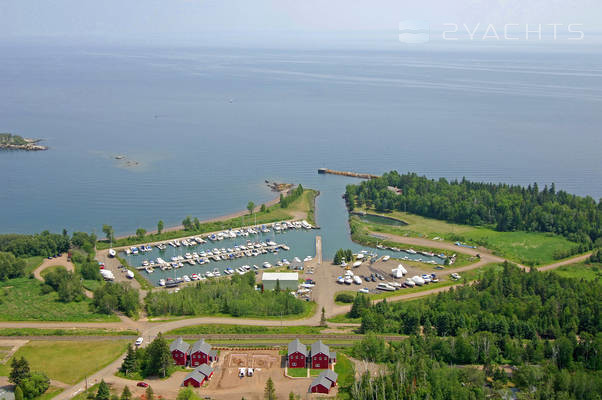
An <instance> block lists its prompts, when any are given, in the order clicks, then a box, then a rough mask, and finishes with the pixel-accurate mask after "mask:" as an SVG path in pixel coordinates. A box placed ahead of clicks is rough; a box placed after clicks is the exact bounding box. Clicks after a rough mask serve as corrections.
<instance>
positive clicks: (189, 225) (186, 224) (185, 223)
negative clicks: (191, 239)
mask: <svg viewBox="0 0 602 400" xmlns="http://www.w3.org/2000/svg"><path fill="white" fill-rule="evenodd" d="M182 226H183V227H184V229H185V230H187V231H191V230H192V228H193V223H192V218H190V215H189V216H187V217H186V218H184V219H183V220H182Z"/></svg>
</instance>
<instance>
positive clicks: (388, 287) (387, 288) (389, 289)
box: [376, 282, 395, 292]
mask: <svg viewBox="0 0 602 400" xmlns="http://www.w3.org/2000/svg"><path fill="white" fill-rule="evenodd" d="M376 289H378V290H384V291H385V292H394V291H395V288H394V287H393V286H391V285H389V284H388V283H385V282H380V283H379V284H378V285H376Z"/></svg>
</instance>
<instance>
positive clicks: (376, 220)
mask: <svg viewBox="0 0 602 400" xmlns="http://www.w3.org/2000/svg"><path fill="white" fill-rule="evenodd" d="M356 215H357V216H358V217H360V219H361V220H362V221H364V222H369V223H372V224H381V225H392V226H404V225H407V223H406V222H404V221H402V220H400V219H395V218H390V217H385V216H382V215H375V214H359V213H358V214H356Z"/></svg>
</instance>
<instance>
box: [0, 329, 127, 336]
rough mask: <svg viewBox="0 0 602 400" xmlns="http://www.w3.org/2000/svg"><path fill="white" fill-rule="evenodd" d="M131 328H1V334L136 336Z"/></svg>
mask: <svg viewBox="0 0 602 400" xmlns="http://www.w3.org/2000/svg"><path fill="white" fill-rule="evenodd" d="M137 334H138V332H136V331H130V330H113V329H104V328H98V329H91V328H90V329H89V328H64V329H58V328H57V329H55V328H0V336H136V335H137Z"/></svg>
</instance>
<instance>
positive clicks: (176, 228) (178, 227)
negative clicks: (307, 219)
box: [115, 189, 290, 247]
mask: <svg viewBox="0 0 602 400" xmlns="http://www.w3.org/2000/svg"><path fill="white" fill-rule="evenodd" d="M289 191H290V189H289V190H287V191H284V192H281V193H282V194H283V195H284V196H286V195H288V193H289ZM279 202H280V193H279V194H278V196H276V197H275V198H273V199H272V200H270V201H268V202H266V203H263V204H265V206H266V207H271V206H273V205H276V204H278V203H279ZM260 209H261V204H259V205H257V206H255V210H254V212H258V211H259V210H260ZM243 215H249V211H248V210H241V211H237V212H234V213H231V214H226V215H222V216H220V217H215V218H209V219H205V220H202V221H200V222H201V224H206V223H211V222H219V221H225V220H228V219H232V218H239V217H242V216H243ZM250 225H252V224H250ZM181 230H184V226H183V225H181V224H180V225H176V226H170V227H168V228H165V229H163V232H174V231H181ZM157 233H158V231H157V230H156V229H155V230H152V231H148V232H147V233H146V234H147V235H155V234H157ZM133 235H134V234H133V233H132V234H129V235H121V236H116V237H115V239H116V240H118V239H127V238H129V237H131V236H133ZM164 241H165V240H162V241H160V242H157V243H161V242H164ZM125 247H129V246H125Z"/></svg>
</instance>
